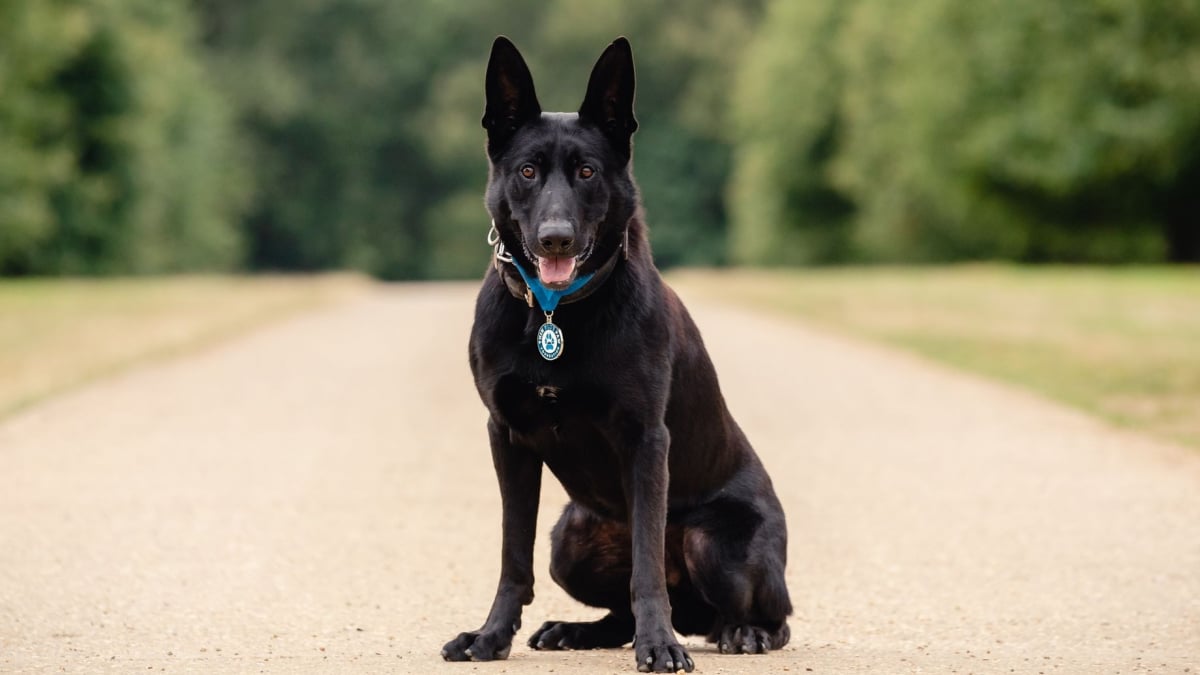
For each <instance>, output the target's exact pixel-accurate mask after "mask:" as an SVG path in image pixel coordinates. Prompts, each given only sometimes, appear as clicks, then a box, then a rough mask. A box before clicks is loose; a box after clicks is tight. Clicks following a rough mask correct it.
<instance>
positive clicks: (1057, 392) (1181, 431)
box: [672, 265, 1200, 447]
mask: <svg viewBox="0 0 1200 675" xmlns="http://www.w3.org/2000/svg"><path fill="white" fill-rule="evenodd" d="M672 281H673V283H675V284H677V285H679V286H680V287H682V288H686V289H693V290H695V291H698V292H703V293H706V294H708V295H709V296H711V297H716V298H720V299H723V300H728V301H736V302H740V303H746V304H750V305H754V306H758V307H763V308H768V309H771V310H774V311H779V312H784V313H787V314H791V315H795V316H800V317H803V318H805V319H807V320H810V321H812V322H814V323H816V324H819V325H823V326H826V327H830V328H834V329H837V330H841V331H846V332H849V333H852V334H856V335H861V336H865V337H868V338H871V339H875V340H880V341H883V342H886V343H890V344H893V345H896V346H899V347H902V348H905V349H908V350H911V351H914V352H917V353H919V354H921V355H923V356H926V357H929V358H931V359H934V360H937V361H942V362H945V363H949V364H951V365H953V366H956V367H959V368H963V369H965V370H970V371H974V372H977V373H982V374H984V375H988V376H991V377H995V378H998V379H1001V380H1005V381H1008V382H1012V383H1016V384H1018V385H1022V386H1025V387H1028V388H1030V389H1033V390H1035V391H1037V392H1040V393H1042V394H1044V395H1046V396H1049V397H1051V398H1054V399H1057V400H1060V401H1063V402H1066V403H1068V404H1071V405H1073V406H1076V407H1079V408H1082V409H1084V410H1087V411H1089V412H1092V413H1094V414H1097V415H1100V416H1102V417H1104V418H1106V419H1108V420H1111V421H1113V422H1116V423H1118V424H1120V425H1123V426H1128V427H1132V428H1135V429H1140V430H1143V431H1147V432H1150V433H1152V434H1154V435H1157V436H1159V437H1162V438H1167V439H1171V440H1175V441H1179V442H1182V443H1185V444H1189V445H1192V446H1195V447H1200V269H1197V268H1181V267H1175V268H1166V267H1152V268H1094V267H1083V268H1075V267H1011V266H995V265H979V266H962V267H933V268H844V269H818V270H806V271H770V272H767V271H754V272H751V271H729V272H725V271H722V272H710V271H703V272H701V271H690V272H682V273H678V274H675V275H672Z"/></svg>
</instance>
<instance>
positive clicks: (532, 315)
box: [442, 37, 792, 672]
mask: <svg viewBox="0 0 1200 675" xmlns="http://www.w3.org/2000/svg"><path fill="white" fill-rule="evenodd" d="M486 92H487V108H486V112H485V114H484V117H483V126H484V128H486V129H487V131H488V143H487V150H488V157H489V159H490V165H491V173H490V179H489V183H488V188H487V197H486V204H487V208H488V211H489V212H490V213H491V215H492V217H493V219H494V222H495V224H496V227H497V229H498V231H499V234H500V237H501V240H502V242H503V243H504V245H505V248H506V249H507V250H508V251H509V252H510V253H512V255H513V257H514V259H515V261H516V262H517V263H519V264H521V265H523V266H525V269H526V270H537V269H538V265H537V259H538V258H539V257H543V258H545V257H548V256H550V257H556V258H562V259H566V258H567V257H570V258H573V259H575V260H576V261H577V262H576V263H575V268H576V269H575V270H574V275H573V277H574V276H577V275H582V274H587V273H589V272H593V271H596V270H601V271H603V270H604V269H605V265H606V263H611V261H613V260H614V257H615V259H616V263H615V267H611V272H610V273H608V274H607V276H606V277H604V278H603V283H601V284H599V285H598V286H597V287H596V288H595V290H594V291H593V292H592V293H591V294H590V295H588V296H587V297H586V298H583V299H582V300H579V301H578V302H575V303H572V304H567V305H562V306H560V307H559V308H558V310H557V311H556V312H555V313H554V322H555V323H556V324H557V325H559V326H560V327H561V329H562V331H563V333H564V337H565V340H564V342H565V346H564V351H563V354H562V356H561V357H560V358H559V359H558V360H556V361H546V360H544V359H543V358H542V357H541V356H540V355H539V354H538V353H537V351H536V349H535V344H534V339H535V335H536V332H537V330H538V328H539V327H540V326H541V325H542V324H543V323H544V322H545V317H544V316H543V313H542V312H541V311H540V310H539V309H538V308H536V307H534V308H530V307H529V306H528V305H527V304H526V303H525V302H524V301H522V300H520V299H518V298H515V297H514V296H513V294H512V293H511V292H510V290H509V287H508V286H506V285H505V282H504V280H503V279H502V278H501V275H502V274H506V275H510V276H511V275H512V274H514V272H513V271H512V270H511V269H508V268H505V267H504V265H505V264H504V263H501V264H500V269H498V268H497V266H493V267H492V268H491V269H489V271H488V273H487V275H486V277H485V278H484V281H483V287H482V288H481V289H480V292H479V298H478V301H477V304H476V310H475V325H474V328H473V329H472V332H471V342H470V362H471V370H472V372H473V373H474V376H475V384H476V387H477V389H478V391H479V395H480V397H481V398H482V399H483V402H484V404H485V405H486V406H487V409H488V411H489V412H490V419H489V421H488V435H489V439H490V442H491V447H492V460H493V463H494V465H495V468H496V475H497V478H498V480H499V483H500V493H501V497H502V503H503V544H502V552H501V572H500V585H499V588H498V590H497V593H496V598H495V601H494V603H493V605H492V610H491V613H490V614H489V615H488V617H487V620H486V621H485V623H484V625H483V626H482V627H481V628H480V629H479V630H478V631H473V632H468V633H462V634H460V635H459V636H458V637H456V638H455V639H453V640H451V641H450V642H449V643H447V644H446V646H445V647H444V648H443V650H442V654H443V656H444V657H445V658H446V659H447V660H451V661H461V660H468V659H473V660H479V661H486V660H491V659H497V658H505V657H506V656H507V655H508V653H509V650H510V648H511V645H512V640H513V635H514V634H515V633H516V631H517V629H518V628H519V626H520V623H521V608H522V606H523V605H526V604H529V603H530V602H531V601H532V599H533V566H532V565H533V541H534V532H535V529H536V523H537V510H538V495H539V492H540V486H541V478H542V466H543V465H545V466H547V467H549V468H550V471H551V472H552V473H553V474H554V475H555V477H556V478H558V480H559V481H560V482H561V483H562V485H563V487H564V488H565V489H566V491H567V493H568V494H569V495H570V497H571V503H570V504H569V505H568V506H567V508H566V509H565V510H564V512H563V514H562V516H561V518H560V519H559V521H558V524H557V525H556V526H555V527H554V531H553V534H552V549H553V560H552V562H551V576H552V578H553V579H554V580H555V581H556V582H558V584H559V585H561V586H562V587H563V588H564V589H566V591H567V592H568V593H570V594H571V595H572V596H573V597H575V598H577V599H579V600H580V601H582V602H584V603H587V604H589V605H594V606H596V607H602V608H605V609H608V610H609V614H608V615H607V616H605V617H604V618H603V619H601V620H599V621H596V622H589V623H564V622H556V621H551V622H547V623H545V624H544V625H542V627H541V628H540V629H538V630H537V631H536V632H535V633H534V634H533V636H532V637H531V638H530V640H529V644H530V645H531V646H532V647H534V648H535V649H563V648H567V649H581V648H595V647H618V646H621V645H623V644H626V643H628V642H629V641H630V640H634V651H635V658H636V663H637V665H638V669H639V670H653V671H656V672H670V671H675V670H677V669H682V670H687V671H691V670H692V667H693V663H692V660H691V657H690V656H688V654H687V652H686V651H685V650H684V649H683V648H682V647H681V646H680V645H679V643H678V642H677V641H676V639H675V635H674V632H673V630H672V629H674V630H677V631H679V632H680V633H683V634H700V635H705V636H707V638H708V639H709V640H710V641H713V642H717V643H718V645H719V647H720V649H721V651H723V652H733V653H762V652H766V651H767V650H769V649H777V648H779V647H781V646H783V645H784V644H786V642H787V640H788V635H789V633H788V627H787V623H786V617H787V616H788V615H789V614H790V613H791V610H792V607H791V603H790V601H789V599H788V593H787V588H786V586H785V584H784V565H785V562H786V555H787V554H786V549H787V532H786V527H785V524H784V516H783V510H782V509H781V507H780V504H779V500H778V499H777V498H776V496H775V492H774V489H773V488H772V486H771V480H770V478H769V477H768V476H767V473H766V471H765V470H764V469H763V466H762V464H761V463H760V461H759V459H758V457H757V456H756V455H755V453H754V450H753V449H752V448H751V447H750V444H749V442H748V441H747V440H746V437H745V436H744V435H743V434H742V431H741V429H740V428H738V426H737V424H736V423H735V422H734V420H733V418H732V417H731V416H730V415H729V412H728V410H727V409H726V407H725V401H724V399H723V398H722V396H721V391H720V388H719V386H718V383H717V375H716V373H715V371H714V370H713V367H712V363H711V362H710V361H709V358H708V354H707V352H706V351H705V349H704V343H703V342H702V340H701V338H700V333H699V331H698V330H697V328H696V325H695V324H694V323H693V322H692V320H691V318H690V317H689V316H688V313H687V311H686V310H685V309H684V307H683V305H682V303H680V301H679V299H678V297H676V295H675V293H674V292H672V291H671V290H670V289H669V288H668V287H667V286H666V285H665V284H664V283H663V281H662V279H661V278H660V277H659V274H658V270H657V269H655V267H654V263H653V260H652V258H651V255H650V249H649V246H648V244H647V239H646V228H645V225H644V224H643V222H642V216H641V210H640V206H639V198H638V191H637V187H636V185H635V184H634V181H633V176H632V175H631V173H630V157H631V146H630V141H631V136H632V134H633V132H634V131H635V130H636V129H637V121H636V120H635V119H634V116H633V96H634V70H633V55H632V52H631V51H630V48H629V43H628V42H627V41H626V40H625V39H624V38H619V39H618V40H617V41H615V42H613V43H612V44H611V45H609V47H608V48H607V49H606V50H605V51H604V53H603V55H602V56H601V57H600V59H599V61H597V63H596V66H595V68H594V70H593V71H592V76H591V79H590V81H589V83H588V87H587V94H586V96H585V99H584V103H583V105H582V106H581V108H580V110H579V113H578V114H577V115H576V114H564V113H543V112H541V106H540V105H539V104H538V102H537V96H536V94H535V93H534V89H533V78H532V77H531V76H530V74H529V70H528V68H527V67H526V65H525V62H524V60H523V59H522V58H521V55H520V53H519V52H518V51H517V49H516V47H514V46H513V44H512V43H511V42H509V41H508V40H507V39H505V38H503V37H500V38H497V39H496V42H495V43H494V44H493V46H492V56H491V60H490V62H489V63H488V70H487V76H486ZM585 168H586V169H590V173H589V171H585ZM523 170H524V171H525V174H523V173H522V171H523ZM626 238H627V240H628V244H627V246H628V248H627V250H626V249H624V248H623V242H624V241H626ZM508 267H509V268H511V265H509V266H508ZM501 269H502V270H503V271H501Z"/></svg>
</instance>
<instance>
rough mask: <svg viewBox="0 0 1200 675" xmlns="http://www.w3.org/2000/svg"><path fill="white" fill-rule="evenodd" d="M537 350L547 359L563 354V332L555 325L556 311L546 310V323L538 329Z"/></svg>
mask: <svg viewBox="0 0 1200 675" xmlns="http://www.w3.org/2000/svg"><path fill="white" fill-rule="evenodd" d="M537 350H538V354H541V355H542V358H543V359H546V360H547V361H553V360H554V359H557V358H558V357H560V356H562V351H563V334H562V331H561V330H559V328H558V326H555V325H554V312H546V323H544V324H542V327H541V328H539V329H538V333H537Z"/></svg>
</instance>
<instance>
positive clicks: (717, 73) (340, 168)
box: [0, 0, 1200, 278]
mask: <svg viewBox="0 0 1200 675" xmlns="http://www.w3.org/2000/svg"><path fill="white" fill-rule="evenodd" d="M497 33H504V34H506V35H509V36H510V37H511V38H513V40H514V41H515V42H516V43H517V44H518V46H520V48H521V49H522V51H523V53H524V54H525V56H526V58H527V59H528V61H529V63H530V67H531V68H532V70H533V73H534V78H535V81H536V83H537V86H538V94H539V98H540V99H541V101H542V104H543V107H544V108H546V109H550V110H574V109H576V108H577V107H578V104H579V102H580V100H581V99H582V96H583V90H584V86H585V83H586V78H587V74H588V72H589V69H590V66H591V64H592V63H593V61H594V60H595V58H596V56H598V54H599V53H600V51H601V50H602V49H603V47H604V46H605V45H606V44H607V43H608V42H609V41H610V40H611V39H612V38H613V37H615V36H616V35H620V34H623V35H627V36H629V38H630V39H631V41H632V42H633V45H634V53H635V56H636V58H637V60H638V65H639V70H638V117H639V121H640V122H641V129H640V131H639V133H638V135H637V137H636V146H637V150H636V164H637V174H638V177H639V180H640V182H641V185H642V188H643V193H644V199H645V203H646V208H647V213H648V217H649V221H650V224H651V231H652V233H653V237H654V244H655V251H656V254H657V256H658V258H659V261H660V263H661V264H664V265H674V264H725V263H728V262H740V263H751V264H805V263H834V262H844V261H873V260H897V261H938V260H961V259H996V258H1000V259H1012V260H1023V261H1101V262H1118V261H1157V260H1170V259H1173V260H1196V259H1200V222H1198V221H1200V201H1198V200H1200V5H1198V4H1197V3H1196V2H1194V0H1140V1H1132V2H1131V1H1128V0H1093V1H1092V2H1087V3H1078V2H1070V1H1069V0H1039V1H1034V0H1007V1H1005V2H1000V1H999V0H980V1H979V2H973V3H962V2H953V1H952V0H911V1H910V2H907V3H886V2H878V1H875V2H871V1H868V0H807V1H806V2H792V1H790V0H761V1H758V0H697V1H696V2H693V3H689V4H687V5H686V6H685V7H676V6H674V5H671V4H669V3H639V2H635V1H634V0H610V1H609V2H606V3H584V2H576V1H565V0H564V1H562V2H553V3H547V2H544V1H542V2H533V1H531V0H510V2H507V3H494V2H484V1H483V0H458V1H456V2H436V1H434V0H426V1H424V2H409V3H395V2H386V1H384V0H290V1H288V2H284V1H283V0H191V2H178V1H176V0H6V1H5V2H3V3H0V274H64V273H66V274H108V273H148V272H164V271H185V270H201V269H205V270H206V269H252V270H320V269H330V268H344V267H350V268H355V269H360V270H364V271H367V272H369V273H372V274H375V275H378V276H381V277H385V278H433V277H460V276H476V275H478V274H479V273H480V271H481V270H482V268H483V265H484V262H485V260H486V256H487V253H488V251H487V249H486V247H485V245H484V244H483V236H484V233H485V232H486V230H487V215H486V213H485V212H484V209H483V207H482V197H481V195H482V189H483V183H484V181H485V179H486V172H487V169H486V161H485V159H484V154H483V138H484V137H483V130H482V129H481V128H480V127H479V117H480V115H481V113H482V108H483V100H482V99H483V94H482V90H483V84H482V80H483V70H484V65H485V63H486V59H487V54H488V49H489V46H490V43H491V39H492V38H493V37H494V36H495V35H496V34H497Z"/></svg>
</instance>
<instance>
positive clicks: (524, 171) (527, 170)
mask: <svg viewBox="0 0 1200 675" xmlns="http://www.w3.org/2000/svg"><path fill="white" fill-rule="evenodd" d="M521 175H522V176H524V177H526V178H533V177H534V176H536V175H537V169H535V168H534V167H533V165H532V164H526V165H525V166H522V167H521Z"/></svg>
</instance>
